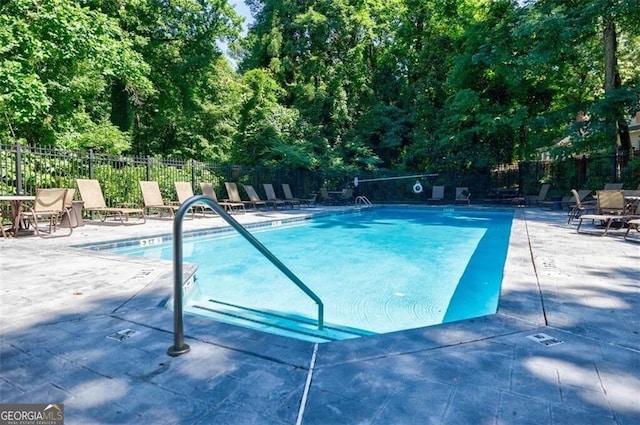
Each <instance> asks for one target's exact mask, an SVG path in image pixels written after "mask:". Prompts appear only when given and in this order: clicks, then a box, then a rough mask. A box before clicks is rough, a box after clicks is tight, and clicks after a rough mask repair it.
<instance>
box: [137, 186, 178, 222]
mask: <svg viewBox="0 0 640 425" xmlns="http://www.w3.org/2000/svg"><path fill="white" fill-rule="evenodd" d="M139 183H140V190H141V191H142V200H143V201H144V209H145V210H147V214H149V215H151V213H152V212H153V211H156V212H157V213H158V215H159V216H160V217H162V214H163V213H164V212H166V213H167V214H168V215H169V217H173V216H174V215H175V214H176V211H177V210H178V208H180V206H179V205H173V204H165V203H164V200H163V199H162V193H161V192H160V186H159V185H158V182H157V181H143V180H141V181H140V182H139Z"/></svg>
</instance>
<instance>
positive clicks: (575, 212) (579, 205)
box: [567, 189, 598, 224]
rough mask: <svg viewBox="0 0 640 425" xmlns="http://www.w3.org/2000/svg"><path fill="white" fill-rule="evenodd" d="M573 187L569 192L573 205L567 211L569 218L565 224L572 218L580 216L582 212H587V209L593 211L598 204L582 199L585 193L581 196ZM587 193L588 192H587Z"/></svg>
mask: <svg viewBox="0 0 640 425" xmlns="http://www.w3.org/2000/svg"><path fill="white" fill-rule="evenodd" d="M580 192H590V191H589V190H583V191H580ZM580 192H578V191H577V190H575V189H571V193H572V194H573V200H574V202H575V203H574V205H573V208H571V211H569V218H568V220H567V224H570V223H571V222H572V221H573V220H574V219H576V218H578V217H580V216H581V215H582V214H584V213H587V212H589V211H591V212H593V213H595V212H596V208H597V206H598V204H597V202H596V201H595V200H594V201H586V202H585V201H583V200H582V199H584V197H586V195H584V196H582V195H581V193H580ZM587 194H588V193H587Z"/></svg>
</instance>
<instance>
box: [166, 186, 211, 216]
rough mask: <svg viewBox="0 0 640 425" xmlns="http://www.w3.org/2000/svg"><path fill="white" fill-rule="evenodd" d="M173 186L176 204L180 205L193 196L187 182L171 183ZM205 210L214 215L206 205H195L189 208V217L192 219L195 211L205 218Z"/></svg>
mask: <svg viewBox="0 0 640 425" xmlns="http://www.w3.org/2000/svg"><path fill="white" fill-rule="evenodd" d="M173 185H174V186H175V188H176V194H177V195H178V202H179V203H180V205H182V204H184V203H185V202H187V200H188V199H189V198H193V197H194V196H195V195H194V194H193V188H192V187H191V183H189V182H173ZM207 210H209V211H211V212H212V213H214V214H215V211H214V210H213V209H212V208H211V207H210V206H208V205H206V204H201V203H195V204H193V205H192V206H191V208H190V211H191V216H192V217H194V216H195V213H196V211H197V212H200V213H202V216H203V217H206V216H207Z"/></svg>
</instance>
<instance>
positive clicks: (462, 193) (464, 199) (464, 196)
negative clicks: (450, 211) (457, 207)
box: [455, 187, 471, 205]
mask: <svg viewBox="0 0 640 425" xmlns="http://www.w3.org/2000/svg"><path fill="white" fill-rule="evenodd" d="M455 203H456V204H457V203H463V204H467V205H471V193H469V188H468V187H456V199H455Z"/></svg>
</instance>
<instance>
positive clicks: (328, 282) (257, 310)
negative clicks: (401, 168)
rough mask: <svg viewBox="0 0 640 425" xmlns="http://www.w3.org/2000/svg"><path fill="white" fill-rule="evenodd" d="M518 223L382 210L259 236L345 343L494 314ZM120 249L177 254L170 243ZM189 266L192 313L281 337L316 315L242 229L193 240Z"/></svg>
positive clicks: (505, 217) (500, 215)
mask: <svg viewBox="0 0 640 425" xmlns="http://www.w3.org/2000/svg"><path fill="white" fill-rule="evenodd" d="M512 218H513V214H512V212H508V211H495V212H487V211H482V210H473V209H469V208H461V209H460V208H455V209H431V208H429V209H424V208H423V209H418V208H417V209H407V208H375V209H370V210H363V211H362V212H359V213H353V214H343V215H334V216H327V217H322V218H316V219H313V220H303V221H301V222H299V223H297V224H295V225H286V226H272V227H269V228H268V230H265V229H264V228H263V229H261V230H258V229H256V230H252V233H253V234H254V235H255V236H256V237H257V238H258V240H260V242H262V244H264V245H265V246H266V247H267V248H268V249H269V250H270V251H271V252H273V253H274V254H275V255H276V256H277V257H278V258H279V259H280V260H281V261H282V262H283V263H284V264H285V265H286V266H287V267H288V268H289V269H291V270H292V271H293V272H294V273H295V274H296V275H297V276H298V277H299V278H300V279H301V280H302V281H303V282H304V283H305V284H306V285H307V286H308V287H309V288H311V290H313V291H314V292H315V293H316V294H318V296H319V297H320V298H321V299H322V300H323V302H324V309H325V317H324V320H325V322H326V324H327V325H328V327H329V328H331V327H335V328H336V329H347V330H349V329H350V330H353V331H354V332H353V334H349V335H338V336H334V338H336V339H343V338H350V337H356V336H358V335H366V334H369V333H385V332H392V331H398V330H404V329H411V328H417V327H423V326H430V325H434V324H440V323H445V322H451V321H456V320H461V319H466V318H472V317H478V316H483V315H487V314H493V313H495V311H496V309H497V305H498V298H499V292H500V286H501V282H502V274H503V268H504V263H505V259H506V253H507V248H508V241H509V235H510V230H511V221H512ZM114 251H115V252H119V253H123V254H128V255H138V256H144V257H147V258H158V259H166V260H171V259H172V255H173V254H172V246H171V243H170V242H167V243H163V244H157V245H152V246H149V247H144V248H143V247H140V246H135V247H123V248H117V249H115V250H114ZM184 261H185V262H190V263H195V264H197V265H198V270H197V273H196V278H197V280H196V285H195V288H194V289H192V290H190V291H189V293H188V294H187V295H186V304H187V305H186V306H185V311H188V312H191V313H195V314H201V315H207V316H210V317H214V318H216V319H218V320H222V321H227V322H232V323H239V324H241V325H246V326H250V327H254V328H258V329H263V330H266V331H269V332H276V333H281V334H287V332H288V331H286V330H285V329H283V328H286V327H287V325H286V323H285V322H288V321H294V322H297V323H298V322H299V323H303V322H304V323H306V322H309V323H314V321H315V320H316V319H317V306H316V304H315V303H314V302H313V301H312V300H310V299H309V298H308V297H307V296H306V295H305V294H304V293H303V292H302V291H301V290H300V289H298V288H297V287H296V286H295V285H294V284H293V283H292V282H291V281H290V280H289V279H288V278H287V277H285V276H284V275H283V274H282V272H280V271H279V270H278V269H277V268H276V267H275V266H273V265H272V264H271V263H269V262H268V261H267V260H266V259H265V258H264V257H262V256H261V255H260V254H259V253H258V252H257V250H256V249H255V248H254V247H252V246H251V245H250V244H249V243H248V242H247V241H245V240H244V239H243V238H242V237H240V236H239V235H237V234H236V233H229V234H225V235H222V236H221V235H219V234H218V235H209V236H198V237H193V238H185V240H184ZM220 311H223V314H222V315H221V314H220ZM265 315H266V316H265ZM258 316H260V318H258ZM265 317H266V319H265ZM265 322H270V323H271V325H269V324H268V323H267V324H265ZM272 325H275V327H274V326H272ZM303 339H305V338H303Z"/></svg>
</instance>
